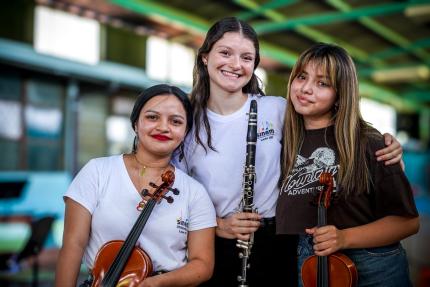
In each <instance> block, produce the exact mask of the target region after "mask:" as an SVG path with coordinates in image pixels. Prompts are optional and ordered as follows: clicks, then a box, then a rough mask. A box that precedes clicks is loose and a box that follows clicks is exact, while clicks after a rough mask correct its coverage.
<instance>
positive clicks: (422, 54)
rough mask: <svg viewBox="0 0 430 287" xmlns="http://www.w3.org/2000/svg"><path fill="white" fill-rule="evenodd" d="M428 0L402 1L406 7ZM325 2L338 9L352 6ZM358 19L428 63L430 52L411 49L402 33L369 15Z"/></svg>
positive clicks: (335, 1)
mask: <svg viewBox="0 0 430 287" xmlns="http://www.w3.org/2000/svg"><path fill="white" fill-rule="evenodd" d="M426 2H428V1H410V2H408V3H403V4H408V5H409V6H408V7H412V6H414V5H417V4H419V3H426ZM327 3H328V4H330V5H331V6H333V7H335V8H336V9H338V10H341V11H344V12H347V11H351V10H352V8H351V6H349V5H348V4H347V3H345V2H343V1H342V0H327ZM358 21H359V22H360V23H361V24H362V25H364V26H365V27H367V28H369V29H370V30H372V31H373V32H375V33H376V34H378V35H380V36H381V37H383V38H385V39H386V40H388V41H390V42H392V43H394V44H396V45H398V46H400V47H402V48H403V49H405V50H406V51H408V52H409V53H411V54H413V55H415V56H416V57H418V58H419V59H421V60H423V61H425V62H426V63H430V54H429V53H427V52H426V51H424V50H423V49H420V48H418V49H412V48H411V47H410V46H411V43H410V41H409V40H408V39H406V38H405V37H403V36H402V35H400V34H398V33H396V32H395V31H393V30H391V29H389V28H387V27H386V26H384V25H382V24H379V23H378V22H376V21H375V20H373V19H371V18H369V17H362V18H360V19H358Z"/></svg>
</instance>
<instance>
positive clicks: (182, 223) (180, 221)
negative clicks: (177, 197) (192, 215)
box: [176, 215, 189, 234]
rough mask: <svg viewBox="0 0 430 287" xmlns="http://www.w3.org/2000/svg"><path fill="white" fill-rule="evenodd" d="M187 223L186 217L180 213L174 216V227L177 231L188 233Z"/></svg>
mask: <svg viewBox="0 0 430 287" xmlns="http://www.w3.org/2000/svg"><path fill="white" fill-rule="evenodd" d="M188 223H189V220H188V218H182V215H181V216H179V217H178V218H176V228H177V229H178V231H179V233H182V234H187V233H188Z"/></svg>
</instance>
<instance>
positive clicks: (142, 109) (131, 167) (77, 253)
mask: <svg viewBox="0 0 430 287" xmlns="http://www.w3.org/2000/svg"><path fill="white" fill-rule="evenodd" d="M130 120H131V124H132V127H133V129H134V131H135V133H136V137H135V141H134V145H133V152H131V153H129V154H123V155H116V156H110V157H104V158H97V159H93V160H91V161H90V162H88V163H87V164H86V165H85V166H84V167H83V168H82V170H81V171H80V172H79V173H78V175H77V176H76V177H75V179H74V180H73V182H72V183H71V185H70V187H69V189H68V191H67V192H66V194H65V197H64V199H65V203H66V212H65V227H64V236H63V246H62V248H61V252H60V256H59V261H58V266H57V272H56V280H55V284H56V286H58V287H60V286H61V287H66V286H76V283H77V282H76V281H77V278H78V274H79V270H80V266H81V261H82V260H83V261H84V263H85V264H86V265H87V267H88V268H89V269H90V271H92V270H93V269H95V267H96V266H97V264H95V257H96V254H97V252H98V251H99V250H100V248H101V247H102V246H103V245H104V244H105V243H106V242H109V241H112V240H125V238H126V237H127V235H128V234H129V233H130V230H131V229H132V227H133V225H134V223H135V222H136V219H137V218H138V217H139V215H140V214H141V210H142V208H143V206H144V205H145V204H146V203H147V201H148V199H149V198H148V196H145V195H144V194H142V193H141V191H142V190H143V189H148V191H149V192H150V193H151V192H152V191H153V190H154V189H153V188H152V187H151V184H150V183H151V182H152V183H155V184H156V185H160V183H161V174H163V173H165V172H166V171H172V172H174V174H175V180H174V183H173V185H172V188H176V189H177V190H179V194H178V195H171V196H172V197H173V203H171V204H169V203H168V202H167V201H166V200H161V202H159V203H158V204H156V205H155V207H154V209H153V211H152V213H151V214H150V216H149V219H148V221H147V223H146V225H145V226H144V228H143V231H142V233H141V235H140V236H139V238H138V241H137V245H138V246H139V247H140V248H142V249H143V250H144V251H145V252H146V253H147V254H148V255H149V257H150V258H151V261H152V265H153V271H154V273H153V274H150V276H149V277H147V278H146V279H144V280H143V281H142V282H140V283H139V284H138V286H140V287H148V286H196V285H198V284H200V283H201V282H203V281H205V280H208V279H209V278H210V276H211V275H212V270H213V265H214V232H215V231H214V229H215V228H214V227H215V226H216V218H215V210H214V207H213V204H212V202H211V200H210V198H209V197H208V195H207V193H206V191H205V189H204V187H203V186H202V185H201V184H199V183H198V182H197V181H195V180H194V179H192V178H191V177H189V176H188V175H186V174H185V173H184V172H182V171H181V170H179V169H175V168H174V166H173V165H171V164H170V160H171V157H172V153H173V152H174V151H175V150H176V149H180V150H181V153H182V149H181V148H180V147H182V145H181V143H182V141H183V139H184V137H185V135H186V133H187V132H188V131H189V130H190V128H191V127H192V109H191V104H190V102H189V99H188V97H187V95H186V94H185V93H184V92H183V91H181V90H180V89H179V88H177V87H173V86H168V85H157V86H153V87H151V88H148V89H146V90H145V91H143V93H142V94H141V95H140V96H139V97H138V98H137V100H136V102H135V105H134V108H133V111H132V114H131V117H130ZM167 195H170V194H167ZM96 262H97V261H96ZM95 265H96V266H95ZM93 275H95V276H96V277H97V276H98V274H93ZM133 286H136V285H133Z"/></svg>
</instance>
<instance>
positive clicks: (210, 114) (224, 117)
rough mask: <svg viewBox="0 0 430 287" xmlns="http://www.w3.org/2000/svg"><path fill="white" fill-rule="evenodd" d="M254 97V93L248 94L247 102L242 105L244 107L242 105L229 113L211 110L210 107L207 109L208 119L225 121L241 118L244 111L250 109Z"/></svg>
mask: <svg viewBox="0 0 430 287" xmlns="http://www.w3.org/2000/svg"><path fill="white" fill-rule="evenodd" d="M252 97H253V95H250V94H248V98H247V99H246V102H245V103H244V104H243V105H242V107H240V108H239V109H238V110H237V111H235V112H233V113H231V114H229V115H221V114H218V113H216V112H214V111H211V110H210V109H209V108H207V109H206V111H207V114H208V119H209V120H211V121H216V122H222V123H225V122H230V121H232V120H235V119H237V118H240V117H242V116H243V114H244V113H246V112H247V110H249V105H250V102H251V98H252Z"/></svg>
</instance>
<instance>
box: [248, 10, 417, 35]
mask: <svg viewBox="0 0 430 287" xmlns="http://www.w3.org/2000/svg"><path fill="white" fill-rule="evenodd" d="M409 6H411V4H410V3H389V4H383V5H375V6H367V7H361V8H357V9H350V10H347V11H341V12H329V13H323V14H321V13H318V14H314V15H309V16H305V17H301V18H293V19H287V20H284V21H280V22H266V23H261V24H255V25H254V28H255V30H256V31H257V33H259V34H265V33H273V32H279V31H284V30H290V29H294V28H296V27H298V26H300V25H306V26H311V25H321V24H330V23H335V22H345V21H354V20H357V19H359V18H362V17H370V16H380V15H389V14H394V13H398V12H401V11H404V10H405V9H406V8H407V7H409Z"/></svg>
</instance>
